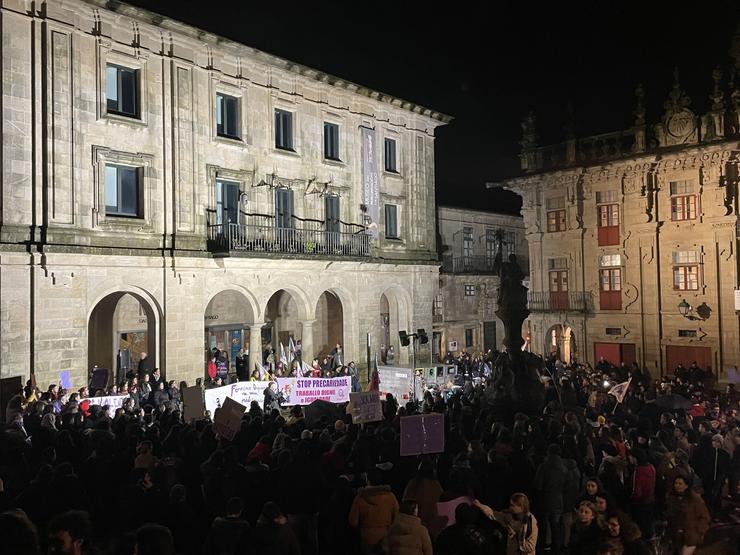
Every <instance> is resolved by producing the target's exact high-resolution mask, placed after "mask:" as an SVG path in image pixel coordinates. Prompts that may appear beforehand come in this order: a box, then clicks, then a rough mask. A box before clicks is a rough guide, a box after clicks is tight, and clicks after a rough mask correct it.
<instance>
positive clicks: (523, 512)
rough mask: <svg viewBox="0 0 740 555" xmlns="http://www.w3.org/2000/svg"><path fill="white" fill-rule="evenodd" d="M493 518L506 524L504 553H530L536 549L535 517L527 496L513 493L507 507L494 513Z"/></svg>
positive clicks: (528, 554)
mask: <svg viewBox="0 0 740 555" xmlns="http://www.w3.org/2000/svg"><path fill="white" fill-rule="evenodd" d="M494 518H495V519H496V520H497V521H498V522H500V523H501V524H503V525H504V526H506V529H507V531H508V532H509V539H508V542H507V544H506V555H525V554H526V555H530V554H533V553H535V551H536V549H537V534H538V528H537V519H536V518H535V517H534V515H533V514H532V513H531V511H530V509H529V498H528V497H527V496H526V495H524V494H523V493H515V494H514V495H512V496H511V499H510V500H509V508H508V509H506V510H504V511H501V512H496V513H494Z"/></svg>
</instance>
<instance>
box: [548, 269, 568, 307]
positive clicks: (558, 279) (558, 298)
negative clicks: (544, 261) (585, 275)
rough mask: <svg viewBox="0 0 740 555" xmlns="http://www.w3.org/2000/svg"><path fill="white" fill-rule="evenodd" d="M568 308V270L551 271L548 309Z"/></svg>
mask: <svg viewBox="0 0 740 555" xmlns="http://www.w3.org/2000/svg"><path fill="white" fill-rule="evenodd" d="M568 308H569V304H568V270H553V271H551V272H550V309H551V310H568Z"/></svg>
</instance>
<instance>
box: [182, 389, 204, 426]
mask: <svg viewBox="0 0 740 555" xmlns="http://www.w3.org/2000/svg"><path fill="white" fill-rule="evenodd" d="M180 395H181V396H182V404H183V418H184V419H185V422H190V421H191V420H200V419H201V418H203V414H204V413H205V411H206V405H205V403H204V402H203V390H202V389H201V388H200V386H197V385H194V386H191V387H186V388H185V389H183V390H182V391H181V392H180Z"/></svg>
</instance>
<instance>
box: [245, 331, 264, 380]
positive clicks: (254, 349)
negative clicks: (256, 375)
mask: <svg viewBox="0 0 740 555" xmlns="http://www.w3.org/2000/svg"><path fill="white" fill-rule="evenodd" d="M264 325H265V323H264V322H254V323H253V324H252V325H250V326H249V374H248V375H249V376H251V375H252V372H253V371H254V369H255V367H256V366H258V365H259V366H260V367H262V326H264Z"/></svg>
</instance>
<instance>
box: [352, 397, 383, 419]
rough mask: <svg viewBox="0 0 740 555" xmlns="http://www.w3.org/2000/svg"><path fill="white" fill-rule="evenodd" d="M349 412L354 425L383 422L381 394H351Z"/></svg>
mask: <svg viewBox="0 0 740 555" xmlns="http://www.w3.org/2000/svg"><path fill="white" fill-rule="evenodd" d="M347 410H348V412H349V414H351V415H352V422H353V423H354V424H364V423H365V422H377V421H378V420H383V409H382V407H381V405H380V393H379V392H378V391H362V392H360V393H350V394H349V405H348V406H347Z"/></svg>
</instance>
